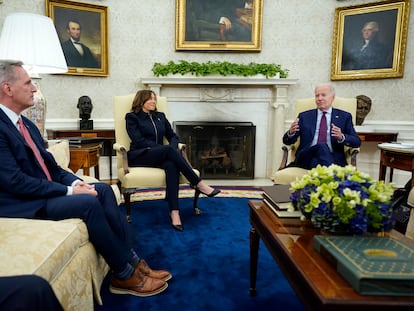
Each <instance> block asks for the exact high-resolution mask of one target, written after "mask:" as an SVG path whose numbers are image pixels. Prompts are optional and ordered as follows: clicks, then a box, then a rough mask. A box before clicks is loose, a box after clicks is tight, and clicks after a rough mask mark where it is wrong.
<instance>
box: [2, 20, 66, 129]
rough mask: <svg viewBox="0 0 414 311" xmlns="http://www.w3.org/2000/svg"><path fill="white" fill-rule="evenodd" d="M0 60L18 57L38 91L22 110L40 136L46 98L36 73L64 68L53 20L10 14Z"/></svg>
mask: <svg viewBox="0 0 414 311" xmlns="http://www.w3.org/2000/svg"><path fill="white" fill-rule="evenodd" d="M0 59H12V60H20V61H22V62H23V63H24V65H23V67H24V68H25V69H26V71H27V72H28V73H29V75H30V77H31V78H33V84H35V85H36V87H37V89H38V91H37V93H36V94H35V99H34V102H35V103H34V105H33V107H32V108H30V109H27V110H26V111H25V114H26V116H28V117H29V118H30V119H31V120H32V121H33V122H34V123H35V124H36V125H37V126H38V128H39V130H40V132H41V133H42V135H44V133H45V132H44V126H45V117H46V100H45V98H44V96H43V95H42V93H41V92H40V84H39V80H40V76H39V74H47V73H65V72H67V71H68V67H67V65H66V60H65V56H64V55H63V51H62V47H61V45H60V41H59V38H58V35H57V32H56V28H55V26H54V24H53V21H52V20H51V19H50V18H49V17H47V16H44V15H38V14H32V13H10V14H8V15H7V16H6V19H5V20H4V24H3V29H2V32H1V37H0Z"/></svg>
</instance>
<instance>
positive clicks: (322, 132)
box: [318, 112, 328, 144]
mask: <svg viewBox="0 0 414 311" xmlns="http://www.w3.org/2000/svg"><path fill="white" fill-rule="evenodd" d="M327 130H328V127H327V124H326V112H322V118H321V123H320V124H319V135H318V144H319V143H326V132H327Z"/></svg>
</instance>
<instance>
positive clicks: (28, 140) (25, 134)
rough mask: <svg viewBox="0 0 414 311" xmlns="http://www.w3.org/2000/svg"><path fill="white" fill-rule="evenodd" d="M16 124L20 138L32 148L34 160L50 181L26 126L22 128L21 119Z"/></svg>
mask: <svg viewBox="0 0 414 311" xmlns="http://www.w3.org/2000/svg"><path fill="white" fill-rule="evenodd" d="M17 123H18V124H19V130H20V134H22V136H23V138H24V140H25V141H26V143H27V144H28V145H29V146H30V148H32V150H33V153H34V155H35V157H36V160H37V162H39V164H40V166H41V168H42V170H43V172H44V173H45V175H46V177H47V179H48V180H52V177H51V176H50V173H49V170H48V169H47V167H46V164H45V161H44V160H43V158H42V156H41V155H40V152H39V149H37V147H36V144H35V143H34V141H33V139H32V137H31V136H30V133H29V131H28V130H27V128H26V126H24V124H23V120H22V118H19V120H18V121H17Z"/></svg>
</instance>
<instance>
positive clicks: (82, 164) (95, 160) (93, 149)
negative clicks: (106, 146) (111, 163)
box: [69, 143, 102, 179]
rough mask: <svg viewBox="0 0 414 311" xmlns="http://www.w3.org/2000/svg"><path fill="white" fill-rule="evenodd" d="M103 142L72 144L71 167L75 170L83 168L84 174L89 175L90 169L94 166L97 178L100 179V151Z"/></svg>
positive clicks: (70, 148)
mask: <svg viewBox="0 0 414 311" xmlns="http://www.w3.org/2000/svg"><path fill="white" fill-rule="evenodd" d="M101 148H102V144H101V143H95V144H86V145H80V146H70V147H69V150H70V162H69V168H70V169H71V170H72V171H73V172H75V173H76V172H77V171H78V170H79V169H81V168H82V169H83V174H84V175H87V176H89V169H90V168H91V167H94V170H95V178H97V179H99V152H100V150H101Z"/></svg>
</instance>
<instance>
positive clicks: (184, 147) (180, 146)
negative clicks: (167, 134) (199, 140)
mask: <svg viewBox="0 0 414 311" xmlns="http://www.w3.org/2000/svg"><path fill="white" fill-rule="evenodd" d="M178 150H179V151H180V153H181V155H182V157H183V158H184V159H185V160H186V161H187V163H188V164H189V165H190V166H191V167H193V166H192V165H191V162H190V160H189V159H188V155H187V145H186V144H183V143H178Z"/></svg>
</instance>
